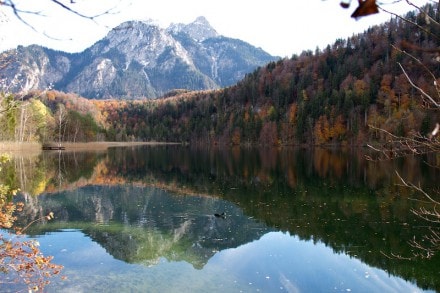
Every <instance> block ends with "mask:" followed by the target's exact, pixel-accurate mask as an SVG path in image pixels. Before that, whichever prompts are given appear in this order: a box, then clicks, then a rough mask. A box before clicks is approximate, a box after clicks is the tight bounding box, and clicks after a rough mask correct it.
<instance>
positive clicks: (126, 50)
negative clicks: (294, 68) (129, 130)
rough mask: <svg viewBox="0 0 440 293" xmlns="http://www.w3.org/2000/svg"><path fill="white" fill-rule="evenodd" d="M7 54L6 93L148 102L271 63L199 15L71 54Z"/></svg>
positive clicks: (134, 27) (1, 73)
mask: <svg viewBox="0 0 440 293" xmlns="http://www.w3.org/2000/svg"><path fill="white" fill-rule="evenodd" d="M6 54H8V55H9V56H15V57H14V62H13V64H11V65H10V66H8V67H6V68H3V69H1V70H0V78H2V79H4V80H5V81H6V82H7V83H8V84H12V83H13V81H20V82H17V84H16V85H15V86H14V87H12V90H13V91H16V92H18V91H21V90H23V91H29V90H34V89H40V90H42V89H47V88H55V89H57V90H60V91H65V92H74V93H76V94H79V95H81V96H84V97H87V98H97V99H108V98H116V99H136V98H156V97H160V96H162V95H164V94H166V93H167V92H169V91H173V90H175V89H187V90H206V89H218V88H222V87H226V86H230V85H233V84H235V83H236V82H238V81H239V80H241V79H242V78H243V77H244V76H245V74H246V73H249V72H251V71H253V70H254V69H255V68H257V67H259V66H263V65H265V64H267V63H268V62H270V61H274V60H276V59H279V57H277V56H272V55H270V54H268V53H267V52H265V51H263V50H262V49H261V48H256V47H254V46H252V45H250V44H249V43H246V42H244V41H241V40H238V39H232V38H228V37H225V36H222V35H220V34H218V33H217V32H216V30H215V29H214V28H213V27H211V25H210V24H209V22H208V21H207V20H206V18H205V17H203V16H200V17H198V18H197V19H196V20H195V21H194V22H192V23H189V24H171V25H170V26H169V27H168V28H161V27H159V26H158V25H156V24H154V23H153V22H152V21H128V22H124V23H121V24H120V25H119V26H117V27H115V28H113V29H112V30H110V31H109V32H108V34H107V35H106V37H104V38H102V39H100V40H98V41H97V42H96V43H95V44H93V45H92V46H90V47H89V48H87V49H85V50H84V51H82V52H79V53H67V52H62V51H56V50H53V49H50V48H45V47H42V46H38V45H30V46H27V47H23V46H19V47H17V49H13V50H9V51H6Z"/></svg>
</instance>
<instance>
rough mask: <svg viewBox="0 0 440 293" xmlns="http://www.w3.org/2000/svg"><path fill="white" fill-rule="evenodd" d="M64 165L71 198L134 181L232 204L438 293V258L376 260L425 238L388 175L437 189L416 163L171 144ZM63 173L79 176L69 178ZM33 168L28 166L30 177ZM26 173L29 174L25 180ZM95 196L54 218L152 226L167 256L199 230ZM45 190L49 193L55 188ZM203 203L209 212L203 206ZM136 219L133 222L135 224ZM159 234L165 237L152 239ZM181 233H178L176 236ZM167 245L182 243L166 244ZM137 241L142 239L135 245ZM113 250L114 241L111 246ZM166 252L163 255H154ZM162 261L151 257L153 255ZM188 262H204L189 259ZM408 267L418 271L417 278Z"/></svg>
mask: <svg viewBox="0 0 440 293" xmlns="http://www.w3.org/2000/svg"><path fill="white" fill-rule="evenodd" d="M40 158H41V157H40ZM423 160H425V161H428V162H430V163H431V165H436V161H435V160H436V158H435V156H432V157H431V156H425V157H424V158H423ZM42 161H44V162H45V164H41V163H40V165H37V166H41V165H44V166H45V168H46V169H44V170H47V172H46V173H45V174H46V176H47V174H55V173H54V172H52V171H50V170H51V169H50V166H52V165H54V166H56V164H57V162H56V161H55V162H52V163H50V162H51V160H50V159H46V160H41V159H40V160H39V161H38V160H36V162H42ZM65 161H66V170H67V171H66V172H67V173H68V175H66V182H68V183H64V186H63V188H62V189H71V190H74V188H77V187H80V186H88V185H90V184H98V185H100V184H108V185H117V184H120V183H123V182H131V183H132V184H134V185H136V186H139V187H142V186H148V185H150V186H159V187H161V188H164V189H167V190H173V191H176V192H179V193H187V194H206V195H211V196H215V197H218V198H222V199H225V200H228V201H230V202H233V203H235V204H237V205H238V206H239V207H240V209H241V210H243V212H244V214H246V215H247V216H251V217H254V218H255V219H259V220H260V221H262V222H263V223H265V225H266V226H267V227H271V228H277V229H280V230H282V231H289V233H291V234H295V235H299V237H300V238H302V239H313V240H315V241H321V242H323V243H325V244H326V245H328V246H331V247H332V248H333V249H334V250H335V251H338V252H345V253H348V254H349V255H352V256H355V257H357V258H360V259H362V260H363V261H365V262H367V263H369V264H370V265H374V266H378V267H381V268H384V269H386V270H387V271H388V272H390V273H393V274H398V275H400V276H403V277H405V278H407V279H411V278H413V279H417V280H418V282H419V283H420V284H422V286H426V287H430V288H439V287H440V285H439V284H438V280H437V279H438V278H437V277H436V276H435V275H433V272H435V271H436V269H435V266H436V265H438V262H439V260H438V258H436V259H433V260H430V261H427V262H418V263H414V262H411V263H409V262H408V263H405V262H402V261H401V262H399V261H398V260H388V259H385V258H384V255H383V254H382V253H385V254H390V253H391V252H393V253H398V254H401V255H407V254H410V253H411V251H410V247H409V246H408V245H406V240H408V239H412V237H414V236H417V235H423V234H424V233H425V231H424V230H423V227H420V226H424V225H423V223H419V220H418V219H416V217H415V216H413V215H412V214H411V213H410V212H409V211H410V210H411V209H412V208H417V207H420V206H422V205H423V204H422V203H420V202H417V201H412V200H407V199H409V198H414V197H415V193H414V192H413V191H411V190H408V189H406V188H402V187H400V186H398V184H399V183H400V182H399V179H398V178H397V177H396V176H395V171H396V170H398V171H399V173H400V174H403V175H402V176H405V178H411V181H413V182H420V183H421V186H424V187H427V188H435V187H436V186H435V184H436V182H438V179H439V177H440V174H439V172H438V170H435V169H434V170H431V169H429V168H428V167H427V165H426V164H422V163H421V160H420V159H419V158H416V157H408V158H402V159H398V160H396V161H393V162H369V161H366V160H365V159H364V154H363V153H362V152H358V151H340V150H327V149H312V150H308V149H282V150H277V149H260V150H252V149H240V148H235V149H233V150H229V149H227V150H225V149H211V150H204V149H202V150H200V149H199V150H196V149H191V148H183V147H171V146H168V147H151V148H115V149H110V150H109V151H108V153H105V154H99V155H95V154H92V153H78V154H76V157H73V155H72V154H71V155H69V154H66V157H65ZM51 164H52V165H51ZM69 166H71V168H77V169H75V170H70V169H69ZM37 169H38V168H36V167H34V170H37ZM69 172H70V173H69ZM30 173H31V172H29V171H27V174H30ZM27 177H28V178H31V177H32V176H27ZM84 178H88V179H87V180H85V179H84ZM45 180H46V181H47V182H49V184H46V186H49V187H50V182H51V179H45ZM433 185H434V186H433ZM28 186H30V185H29V184H28ZM84 188H87V187H84ZM96 188H97V191H95V193H94V196H95V197H99V196H101V197H100V200H98V199H97V198H95V199H94V201H95V202H93V201H92V199H93V198H94V197H91V198H90V197H89V198H88V200H89V202H88V203H87V205H88V206H81V208H79V207H78V206H77V203H74V202H71V204H70V205H68V206H67V208H66V206H64V207H63V208H60V210H59V211H57V210H54V211H55V213H56V215H60V217H69V218H68V220H69V221H71V220H72V219H75V217H74V216H75V215H77V216H79V215H80V216H81V217H83V216H84V213H85V211H88V212H87V213H88V214H87V217H88V219H91V221H96V219H99V221H98V222H100V221H103V222H104V223H111V222H112V219H115V218H117V219H119V220H118V221H121V223H125V224H126V225H125V226H124V227H127V225H129V226H130V227H132V226H133V225H134V226H136V225H137V227H138V228H139V229H145V228H146V227H154V229H153V230H152V232H151V233H153V232H155V233H156V234H155V233H153V234H149V236H148V237H149V238H148V239H149V240H148V241H152V243H156V242H157V243H159V242H160V243H162V242H163V241H165V240H164V239H166V241H167V242H168V245H171V246H169V247H173V249H171V251H174V250H175V249H177V250H178V251H180V250H179V249H181V248H180V247H181V246H182V245H183V244H182V243H186V242H185V241H186V240H187V239H195V238H188V237H189V235H191V231H193V230H194V229H196V228H197V227H196V226H195V224H196V222H194V221H193V218H191V217H189V216H188V215H189V214H191V213H192V212H188V211H187V212H186V213H182V212H178V211H175V210H174V211H173V213H174V214H175V215H180V216H181V218H180V219H178V220H177V218H173V217H165V218H162V216H161V215H160V214H156V212H155V211H154V210H150V209H149V207H151V205H152V202H151V199H150V201H149V202H148V201H145V195H144V194H141V195H139V198H133V197H132V196H133V195H130V193H129V192H120V193H119V196H120V197H121V199H120V200H121V201H122V203H119V205H120V206H115V205H114V201H110V202H107V203H106V202H105V201H104V197H102V194H107V192H106V191H105V190H102V189H100V187H99V186H98V187H96ZM52 190H53V191H56V190H58V188H56V189H55V188H53V189H52ZM49 197H50V196H47V197H46V198H45V202H46V203H45V204H46V205H47V206H48V207H51V208H53V205H52V206H51V201H47V199H48V198H49ZM56 197H59V195H57V196H56ZM105 200H106V201H108V200H109V198H108V197H105ZM136 200H143V201H141V202H142V204H141V206H139V207H137V208H136V209H135V212H134V211H132V209H133V207H131V203H132V202H137V201H136ZM98 204H99V205H98ZM205 204H206V205H207V206H209V204H208V201H206V202H205ZM91 207H93V209H92V208H91ZM51 210H53V209H51ZM43 212H45V211H43ZM213 212H215V211H211V212H210V213H211V216H212V213H213ZM133 215H136V217H133ZM72 217H74V218H72ZM176 217H177V216H176ZM66 219H67V218H66ZM77 219H80V217H79V218H77ZM133 219H136V223H135V222H133V221H134V220H133ZM205 220H206V221H205V222H204V224H203V225H202V226H201V227H200V231H203V229H205V231H204V232H203V233H202V235H204V237H207V235H211V236H210V238H209V237H208V238H206V239H207V240H210V239H214V238H215V239H217V238H218V239H220V238H221V237H215V235H216V234H215V231H216V229H219V228H218V227H216V226H215V224H219V223H216V222H213V221H214V219H212V218H208V217H206V218H205ZM124 221H125V222H124ZM158 221H159V222H158ZM187 221H189V222H187ZM185 223H187V224H185ZM220 223H221V222H220ZM418 223H419V224H420V225H419V224H418ZM161 225H162V226H163V227H162V228H160V227H161ZM213 225H214V226H213ZM165 228H166V231H169V232H167V233H165V234H164V233H159V234H157V232H158V231H162V230H164V229H165ZM187 229H188V230H187ZM89 231H90V232H89V233H90V234H92V233H98V232H99V231H100V230H97V231H98V232H96V230H95V228H94V229H91V230H89ZM93 231H95V232H93ZM220 231H221V230H220ZM183 232H185V233H184V234H182V233H183ZM103 233H104V232H103ZM105 233H107V234H106V235H108V236H106V237H107V238H105V237H104V236H102V237H104V238H105V239H113V238H114V237H116V238H117V237H125V238H124V239H125V240H120V241H121V243H123V242H124V241H135V242H136V243H137V242H139V241H141V240H139V239H137V240H136V238H135V239H134V240H133V235H134V234H135V233H134V234H133V233H132V235H131V234H124V236H118V235H119V233H120V232H117V233H116V234H114V235H113V234H112V233H111V232H109V231H106V232H105ZM209 233H211V234H209ZM130 235H131V236H130ZM181 235H184V236H181ZM93 237H98V235H96V236H93ZM99 237H101V236H99ZM130 237H132V238H131V239H132V240H130ZM104 238H103V239H104ZM159 239H162V240H160V241H159ZM174 239H179V240H178V241H177V242H173V241H174ZM206 239H205V238H202V239H199V240H198V242H191V243H195V244H194V245H192V244H191V249H192V251H195V250H199V251H198V252H197V253H201V251H203V249H205V246H203V245H205V244H206V243H203V241H206ZM384 239H385V240H384ZM144 240H145V241H147V239H142V241H144ZM99 241H104V240H99ZM108 241H110V240H108ZM161 241H162V242H161ZM103 243H104V242H103ZM111 243H118V242H117V241H116V240H114V241H113V240H112V241H111ZM173 243H174V244H173ZM176 243H179V244H178V245H177V244H176ZM188 243H190V242H188ZM188 243H187V244H186V245H188ZM109 245H110V244H109ZM130 245H132V244H130ZM130 245H129V244H128V243H127V247H132V246H130ZM173 245H177V246H173ZM176 247H178V248H176ZM186 247H189V246H186ZM163 249H164V247H162V250H158V251H163ZM215 249H217V248H215ZM167 251H168V250H167ZM185 251H186V253H187V254H184V255H185V257H188V258H190V256H189V255H192V254H188V251H189V250H185ZM124 253H125V254H126V256H127V257H128V256H130V257H134V258H135V257H136V256H131V255H130V253H132V252H131V251H126V252H124ZM145 253H147V252H145ZM161 253H162V252H157V255H160V254H161ZM173 253H175V251H174V252H173ZM193 253H195V254H197V253H196V252H193ZM182 255H183V254H182ZM167 257H172V256H167ZM181 257H183V256H181ZM121 259H122V257H121ZM193 263H200V264H203V263H204V262H203V261H200V260H199V261H195V260H194V259H193ZM414 267H417V269H416V270H414Z"/></svg>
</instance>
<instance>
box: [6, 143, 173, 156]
mask: <svg viewBox="0 0 440 293" xmlns="http://www.w3.org/2000/svg"><path fill="white" fill-rule="evenodd" d="M178 144H180V143H170V142H155V141H150V142H118V141H99V142H65V143H62V146H63V147H65V151H72V150H106V149H108V148H110V147H129V146H142V145H151V146H155V145H178ZM42 146H43V145H42V144H41V143H37V142H23V143H20V142H10V141H2V142H0V153H1V152H41V151H43V150H42Z"/></svg>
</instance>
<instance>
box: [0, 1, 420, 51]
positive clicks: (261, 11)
mask: <svg viewBox="0 0 440 293" xmlns="http://www.w3.org/2000/svg"><path fill="white" fill-rule="evenodd" d="M14 2H15V3H16V6H17V7H18V8H19V9H22V10H26V11H33V12H38V13H39V15H35V14H28V13H24V14H21V15H22V17H23V19H25V21H27V22H28V23H29V24H31V25H32V26H33V28H34V30H33V29H31V28H30V27H28V26H26V25H24V24H23V23H21V22H20V21H19V20H18V19H17V18H16V17H15V16H14V15H13V14H12V13H11V10H10V9H8V7H0V51H4V50H6V49H10V48H15V47H16V46H17V45H30V44H39V45H43V46H46V47H50V48H54V49H58V50H62V51H68V52H79V51H82V50H84V49H85V48H87V47H89V46H91V45H92V44H94V43H95V42H96V41H98V40H99V39H101V38H103V37H104V36H105V35H106V34H107V32H108V31H109V30H110V29H111V28H113V27H115V26H117V25H119V24H120V23H122V22H124V21H128V20H147V19H153V20H155V21H157V23H158V24H159V25H160V26H162V27H166V26H168V25H169V24H170V23H190V22H192V21H194V20H195V19H196V17H198V16H205V17H206V18H207V20H208V21H209V22H210V23H211V25H212V26H213V27H214V28H215V29H216V30H217V32H218V33H220V34H222V35H224V36H227V37H232V38H238V39H241V40H243V41H246V42H248V43H250V44H252V45H254V46H257V47H261V48H262V49H263V50H265V51H267V52H269V53H270V54H272V55H278V56H281V57H285V56H287V57H290V56H291V55H292V54H299V53H301V51H303V50H308V49H310V50H314V49H315V48H316V47H319V48H324V47H325V46H326V45H327V44H331V43H333V42H334V41H335V40H336V39H337V38H347V37H349V36H351V35H353V34H355V33H359V32H362V31H364V30H365V29H367V28H368V27H369V26H371V25H374V24H380V23H383V22H385V21H387V20H389V19H390V15H389V14H386V13H383V12H381V13H379V14H377V15H373V16H369V17H366V18H362V19H359V20H354V19H352V18H350V14H351V13H352V12H353V10H354V9H355V7H356V4H357V3H356V2H357V1H356V0H353V1H352V2H353V3H352V5H351V7H350V8H349V9H343V8H341V7H340V5H339V1H338V0H273V1H267V0H265V1H263V0H253V1H250V0H240V1H237V0H221V1H219V0H210V1H206V0H186V1H182V0H161V1H150V0H131V1H130V0H127V1H125V0H106V1H102V0H75V1H74V2H75V3H74V4H70V0H62V1H61V2H62V3H65V4H66V5H69V7H71V8H72V9H75V10H76V11H79V12H81V13H83V14H85V15H88V16H92V15H97V14H100V13H103V12H105V11H108V10H110V13H108V14H105V15H103V16H100V17H97V18H95V19H94V20H93V21H92V20H89V19H85V18H82V17H79V16H76V15H74V14H72V13H68V12H67V11H65V10H64V9H62V8H60V7H59V6H57V5H55V4H53V3H52V2H51V1H50V0H39V1H30V0H15V1H14ZM381 2H384V3H390V2H395V1H394V0H383V1H381ZM413 2H414V3H416V4H417V5H422V4H424V3H427V2H429V1H426V0H424V1H422V0H414V1H413ZM384 7H386V8H387V9H388V10H392V11H394V12H396V13H398V14H403V13H405V12H406V11H409V10H413V8H412V7H410V6H408V5H407V3H406V1H400V3H398V4H397V5H391V4H387V5H386V6H384Z"/></svg>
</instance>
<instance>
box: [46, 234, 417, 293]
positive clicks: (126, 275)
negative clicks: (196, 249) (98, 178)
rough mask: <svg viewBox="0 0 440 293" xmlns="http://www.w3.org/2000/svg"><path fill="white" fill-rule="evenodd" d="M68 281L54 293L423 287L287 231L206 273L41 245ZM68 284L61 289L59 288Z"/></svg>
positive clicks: (86, 241) (59, 242)
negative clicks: (57, 264) (131, 262)
mask: <svg viewBox="0 0 440 293" xmlns="http://www.w3.org/2000/svg"><path fill="white" fill-rule="evenodd" d="M38 240H39V241H40V244H41V248H42V250H43V252H44V253H45V254H47V255H54V256H55V258H54V262H55V263H60V264H63V265H64V266H65V269H64V271H63V274H64V275H66V276H67V277H68V280H67V281H64V282H63V283H61V284H51V285H50V286H49V287H48V288H47V289H48V292H60V291H62V292H330V291H332V292H350V291H351V292H418V291H420V290H419V289H418V288H417V287H416V286H414V285H412V284H411V283H408V282H406V281H404V280H402V279H400V278H397V277H392V276H389V275H388V274H387V273H386V272H384V271H382V270H378V269H375V268H371V267H369V266H368V265H366V264H364V263H362V262H360V261H359V260H357V259H354V258H350V257H349V256H347V255H344V254H335V253H334V252H333V251H332V249H331V248H328V247H326V246H325V245H323V244H316V245H315V244H313V242H311V241H302V240H299V239H298V238H297V237H292V236H290V235H288V234H284V233H281V232H271V233H268V234H266V235H264V236H263V237H262V238H261V239H260V240H258V241H254V242H251V243H248V244H245V245H242V246H240V247H238V248H234V249H226V250H224V251H221V252H219V253H217V254H215V255H214V257H212V258H211V259H210V261H209V262H208V264H206V265H205V266H204V268H203V269H202V270H196V269H194V268H193V266H192V265H191V264H189V263H185V262H169V261H167V260H165V259H159V260H158V263H157V265H155V266H151V267H146V266H143V265H135V264H127V263H124V262H123V261H120V260H116V259H114V258H113V257H112V256H111V255H109V254H108V253H107V252H106V251H105V250H104V249H103V248H102V247H101V246H99V244H97V243H95V242H93V241H91V240H90V238H88V237H86V236H84V234H83V233H82V232H80V231H76V230H66V231H63V232H57V233H51V234H49V235H45V236H43V237H40V238H39V239H38ZM57 285H60V287H57Z"/></svg>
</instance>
